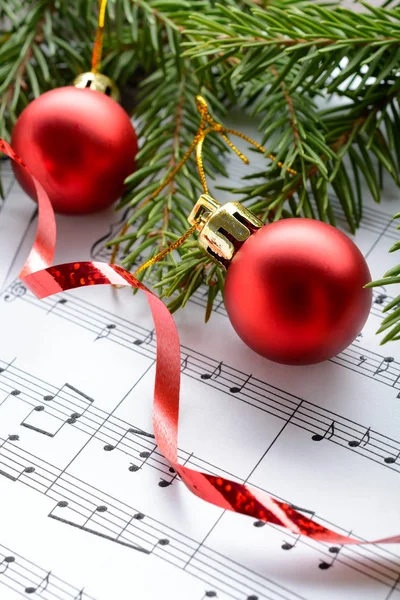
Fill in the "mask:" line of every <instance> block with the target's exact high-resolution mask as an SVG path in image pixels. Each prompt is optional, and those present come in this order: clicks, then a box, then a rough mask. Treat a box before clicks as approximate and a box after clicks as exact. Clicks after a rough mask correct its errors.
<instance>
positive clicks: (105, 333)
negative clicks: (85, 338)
mask: <svg viewBox="0 0 400 600" xmlns="http://www.w3.org/2000/svg"><path fill="white" fill-rule="evenodd" d="M116 327H117V326H116V325H114V323H110V324H109V325H106V326H105V327H103V329H102V330H101V331H100V333H99V335H98V336H96V337H95V339H94V341H95V342H96V341H97V340H104V339H105V338H108V336H109V335H110V333H111V332H112V331H113V329H116Z"/></svg>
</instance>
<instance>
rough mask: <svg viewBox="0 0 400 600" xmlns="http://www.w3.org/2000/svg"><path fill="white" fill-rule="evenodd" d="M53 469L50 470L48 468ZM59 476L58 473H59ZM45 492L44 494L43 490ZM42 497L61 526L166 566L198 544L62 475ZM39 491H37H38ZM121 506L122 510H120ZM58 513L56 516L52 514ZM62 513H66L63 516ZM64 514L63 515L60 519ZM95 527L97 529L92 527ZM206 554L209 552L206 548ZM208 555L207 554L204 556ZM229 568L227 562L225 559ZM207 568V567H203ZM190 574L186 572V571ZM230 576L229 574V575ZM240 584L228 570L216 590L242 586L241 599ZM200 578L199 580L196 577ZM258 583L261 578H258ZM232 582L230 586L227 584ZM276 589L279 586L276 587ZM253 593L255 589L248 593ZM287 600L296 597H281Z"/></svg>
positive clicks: (196, 562) (209, 578)
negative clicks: (153, 557) (157, 559)
mask: <svg viewBox="0 0 400 600" xmlns="http://www.w3.org/2000/svg"><path fill="white" fill-rule="evenodd" d="M52 470H53V471H54V470H55V469H54V468H53V469H52ZM60 473H61V472H60ZM23 483H25V484H26V485H29V486H30V487H32V488H33V489H37V488H36V486H35V485H34V482H30V484H31V485H30V484H29V482H28V481H24V482H23ZM47 490H48V491H47ZM47 490H46V492H42V493H45V495H46V496H47V497H49V498H51V499H53V500H54V501H55V506H54V508H53V510H52V511H51V513H50V514H49V516H50V517H51V518H54V519H56V520H60V521H62V522H63V523H65V524H70V525H73V526H76V527H79V528H80V529H82V530H84V531H87V532H89V533H94V534H95V535H99V536H101V537H105V539H107V540H111V539H112V540H113V541H116V542H117V543H123V544H124V545H126V546H129V547H130V548H132V549H134V550H139V551H140V552H144V553H146V554H155V555H157V556H158V557H160V558H163V559H164V560H167V561H168V562H169V563H170V564H173V565H175V566H178V567H181V568H183V566H184V565H185V564H186V563H187V562H188V559H189V557H190V555H191V554H192V553H193V551H194V550H195V548H196V547H197V546H198V542H197V541H195V540H192V539H191V538H190V537H188V536H185V534H181V533H180V532H178V531H176V530H173V529H171V528H169V527H168V526H166V525H164V524H162V523H160V522H158V521H155V520H154V519H150V518H149V517H147V516H145V515H144V513H142V512H140V511H138V510H136V509H132V508H131V507H129V506H128V505H124V504H123V503H121V502H120V501H118V500H116V499H113V498H111V497H110V496H108V495H107V494H105V493H100V494H99V493H98V491H97V490H95V489H94V488H91V486H89V485H88V484H86V483H85V482H83V481H81V480H78V479H77V478H75V477H73V476H69V475H68V474H66V473H61V475H60V476H59V478H58V479H55V480H54V482H53V484H52V485H49V486H47ZM38 491H39V490H38ZM71 502H73V503H74V508H73V514H74V515H75V520H71V519H69V518H68V513H69V512H70V511H72V509H71ZM121 507H123V508H121ZM57 509H58V511H61V512H60V514H55V512H57ZM65 513H66V514H65ZM64 514H65V516H64ZM76 517H81V523H79V520H78V522H77V521H76ZM96 526H97V527H98V530H96V529H95V527H96ZM210 553H213V551H212V550H211V549H210ZM207 556H208V554H207ZM225 560H226V562H227V564H228V565H229V563H230V560H229V559H225ZM201 562H202V561H201V559H196V558H194V559H193V564H194V568H196V569H197V570H198V571H199V573H197V574H196V576H198V575H199V574H200V575H201V574H203V578H204V580H205V581H206V582H207V583H210V582H211V583H212V584H213V583H214V582H218V569H217V568H216V567H215V576H214V577H213V576H212V574H211V575H208V571H204V572H203V569H202V568H201ZM206 567H207V568H208V569H209V565H206ZM189 572H190V570H189ZM229 573H231V575H229ZM245 573H246V576H245V578H244V580H243V581H241V582H239V581H236V580H235V578H234V575H235V570H234V569H232V568H229V571H228V576H227V575H225V577H228V583H227V584H226V585H227V588H226V589H224V588H220V589H221V591H227V592H229V591H232V592H235V591H236V586H237V585H239V584H240V585H241V586H242V593H241V594H240V595H238V596H236V595H235V594H233V596H232V597H234V598H238V599H240V600H242V599H243V598H246V597H247V595H246V586H248V573H247V571H246V570H245ZM200 578H202V577H200ZM260 580H263V578H261V577H260ZM231 581H232V584H233V585H232V586H231V583H230V582H231ZM278 587H279V585H278ZM252 591H256V590H252ZM261 597H262V598H268V599H269V598H271V600H275V599H276V600H278V598H279V600H281V598H282V596H281V595H279V594H278V595H272V596H271V595H270V594H269V593H266V594H263V595H262V596H260V600H261ZM284 597H285V598H287V599H288V600H291V599H292V598H293V599H294V598H295V597H297V596H292V595H289V596H284Z"/></svg>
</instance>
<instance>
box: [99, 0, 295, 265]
mask: <svg viewBox="0 0 400 600" xmlns="http://www.w3.org/2000/svg"><path fill="white" fill-rule="evenodd" d="M103 1H104V0H103ZM196 106H197V109H198V111H199V113H200V115H201V120H200V125H199V128H198V130H197V133H196V135H195V137H194V139H193V142H192V143H191V144H190V146H189V148H188V150H187V152H186V153H185V155H184V156H183V158H182V159H181V160H180V161H179V163H178V164H177V165H176V167H175V168H174V169H173V170H172V171H171V172H170V173H169V175H168V176H167V177H166V179H165V180H164V181H163V182H162V183H161V184H160V185H159V186H158V187H157V189H156V190H155V191H154V192H153V193H152V194H151V195H150V196H149V197H148V198H146V200H144V201H143V202H142V203H141V204H140V206H139V208H142V207H143V206H145V205H146V204H148V203H149V202H151V200H153V199H154V198H155V197H156V196H158V194H159V193H160V192H161V191H162V190H163V189H164V188H165V187H166V186H167V185H168V184H169V183H171V181H172V180H173V179H174V177H175V175H176V174H177V173H178V171H179V170H180V169H181V168H182V167H183V165H184V164H185V163H186V162H187V160H188V159H189V157H190V156H191V154H192V152H193V151H194V150H195V151H196V164H197V170H198V172H199V177H200V181H201V185H202V186H203V190H204V193H205V194H208V193H209V192H208V185H207V180H206V175H205V169H204V163H203V143H204V140H205V138H206V137H207V135H208V134H210V133H211V132H215V133H218V134H220V135H221V137H222V139H223V140H224V142H225V143H226V144H227V146H229V148H231V150H233V151H234V152H235V154H237V156H238V157H239V158H240V159H241V160H242V161H243V162H244V163H245V164H249V162H250V161H249V159H248V158H247V157H246V156H245V155H244V154H243V153H242V152H241V151H240V150H239V149H238V148H237V147H236V146H235V145H234V144H233V143H232V142H231V140H230V139H229V138H228V136H227V134H231V135H235V136H236V137H239V138H241V139H243V140H245V141H246V142H248V143H249V144H251V145H252V146H254V147H255V148H257V150H260V152H263V153H264V154H266V156H268V158H269V159H271V160H272V161H276V159H275V156H274V155H273V154H268V153H267V150H266V149H265V148H264V146H261V144H259V143H258V142H256V141H255V140H253V139H252V138H251V137H249V136H247V135H245V134H244V133H241V132H240V131H236V130H235V129H230V128H229V127H224V126H223V125H221V124H220V123H217V121H215V120H214V119H213V117H212V116H211V115H210V113H209V111H208V105H207V102H206V100H205V99H204V98H203V97H202V96H196ZM207 125H208V127H207ZM277 165H278V166H279V167H280V168H285V165H284V163H281V162H280V161H278V162H277ZM286 170H287V171H288V172H289V173H290V174H291V175H297V172H296V171H295V170H294V169H291V168H289V167H286ZM129 226H130V224H129V223H127V224H126V225H125V226H124V227H123V228H122V230H121V232H120V234H119V236H118V237H122V236H124V235H125V233H126V232H127V230H128V229H129ZM196 229H197V223H195V224H194V225H192V227H190V229H188V230H187V231H186V232H185V233H184V234H183V235H182V236H181V237H180V238H179V239H178V240H176V241H175V242H173V243H172V244H171V245H170V246H168V247H167V248H164V250H161V252H159V253H158V254H156V255H155V256H153V257H152V258H150V259H149V260H148V261H146V262H145V263H144V264H143V265H141V266H140V267H139V268H138V269H136V271H135V272H134V276H136V275H137V274H138V273H140V272H141V271H143V270H144V269H147V267H150V266H151V265H154V264H155V263H156V262H158V261H160V260H162V259H163V258H164V257H165V256H167V255H168V254H170V253H171V252H173V250H176V248H179V246H181V245H182V244H183V243H184V242H185V241H186V240H187V239H188V238H189V237H190V236H191V235H192V233H194V232H195V231H196ZM118 249H119V244H115V246H114V249H113V252H112V255H111V263H112V264H113V263H114V262H115V258H116V255H117V252H118Z"/></svg>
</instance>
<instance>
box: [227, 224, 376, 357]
mask: <svg viewBox="0 0 400 600" xmlns="http://www.w3.org/2000/svg"><path fill="white" fill-rule="evenodd" d="M370 281H371V275H370V272H369V269H368V266H367V263H366V261H365V259H364V257H363V255H362V254H361V252H360V250H359V249H358V248H357V246H356V245H355V244H354V243H353V242H352V241H351V240H350V238H349V237H347V236H346V235H345V234H344V233H342V232H341V231H339V230H338V229H336V228H334V227H332V226H330V225H327V224H326V223H321V222H319V221H314V220H313V219H285V220H282V221H278V222H276V223H271V224H269V225H265V226H264V227H263V228H261V229H260V230H259V231H257V232H256V233H254V234H253V235H252V236H250V238H249V239H248V240H247V241H246V242H245V243H244V244H243V246H242V247H241V248H240V250H239V251H238V253H237V254H236V255H235V256H234V258H233V260H232V262H231V264H230V266H229V267H228V273H227V277H226V284H225V304H226V309H227V312H228V315H229V318H230V320H231V322H232V325H233V327H234V328H235V330H236V332H237V333H238V334H239V336H240V337H241V338H242V340H243V341H244V342H245V343H246V344H247V345H248V346H249V347H250V348H252V349H253V350H254V351H255V352H258V353H259V354H261V355H262V356H265V357H266V358H268V359H270V360H273V361H275V362H279V363H285V364H291V365H305V364H313V363H318V362H321V361H324V360H327V359H329V358H332V357H333V356H335V355H336V354H338V353H339V352H341V351H342V350H344V349H345V348H346V347H347V346H348V345H349V344H350V343H351V342H352V341H353V340H354V339H355V338H356V336H357V335H358V334H359V333H360V331H361V329H362V328H363V326H364V324H365V322H366V320H367V318H368V314H369V311H370V308H371V302H372V292H371V290H370V289H365V288H364V286H365V285H366V284H367V283H369V282H370Z"/></svg>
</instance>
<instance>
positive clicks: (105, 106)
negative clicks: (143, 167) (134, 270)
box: [11, 86, 137, 214]
mask: <svg viewBox="0 0 400 600" xmlns="http://www.w3.org/2000/svg"><path fill="white" fill-rule="evenodd" d="M11 143H12V146H13V148H14V150H15V151H16V153H17V154H19V156H20V157H21V158H22V160H23V161H24V162H25V164H26V165H27V166H28V167H29V169H30V170H31V171H32V173H33V175H35V177H36V178H37V179H38V180H39V181H40V183H41V184H42V186H43V187H44V188H45V190H46V192H47V194H48V195H49V197H50V200H51V203H52V205H53V208H54V210H55V211H57V212H59V213H65V214H85V213H91V212H94V211H97V210H100V209H101V208H104V207H106V206H108V205H110V204H112V203H113V202H114V201H115V200H116V199H117V198H118V197H119V196H120V195H121V194H122V191H123V184H124V179H125V178H126V177H127V176H128V175H129V174H130V173H131V172H132V171H133V170H134V167H135V155H136V153H137V138H136V133H135V130H134V129H133V126H132V124H131V122H130V120H129V117H128V115H127V114H126V113H125V111H124V110H123V109H122V108H121V107H120V106H119V105H118V104H117V103H116V102H115V101H114V100H112V99H111V98H109V97H108V96H106V95H105V94H102V93H100V92H96V91H94V90H91V89H79V88H75V87H72V86H71V87H62V88H58V89H55V90H52V91H50V92H46V93H45V94H43V95H42V96H39V98H37V99H36V100H34V101H33V102H31V104H29V105H28V106H27V107H26V108H25V110H24V111H23V112H22V113H21V115H20V117H19V119H18V121H17V123H16V125H15V127H14V131H13V134H12V140H11ZM13 168H14V172H15V175H16V177H17V179H18V181H19V183H20V184H21V185H22V187H23V188H24V190H25V191H26V192H27V193H28V194H29V195H30V196H31V197H32V198H33V199H35V193H34V189H33V187H32V183H31V180H30V178H29V177H28V176H27V174H26V172H24V170H23V169H22V168H21V167H19V166H18V165H16V164H14V165H13Z"/></svg>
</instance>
